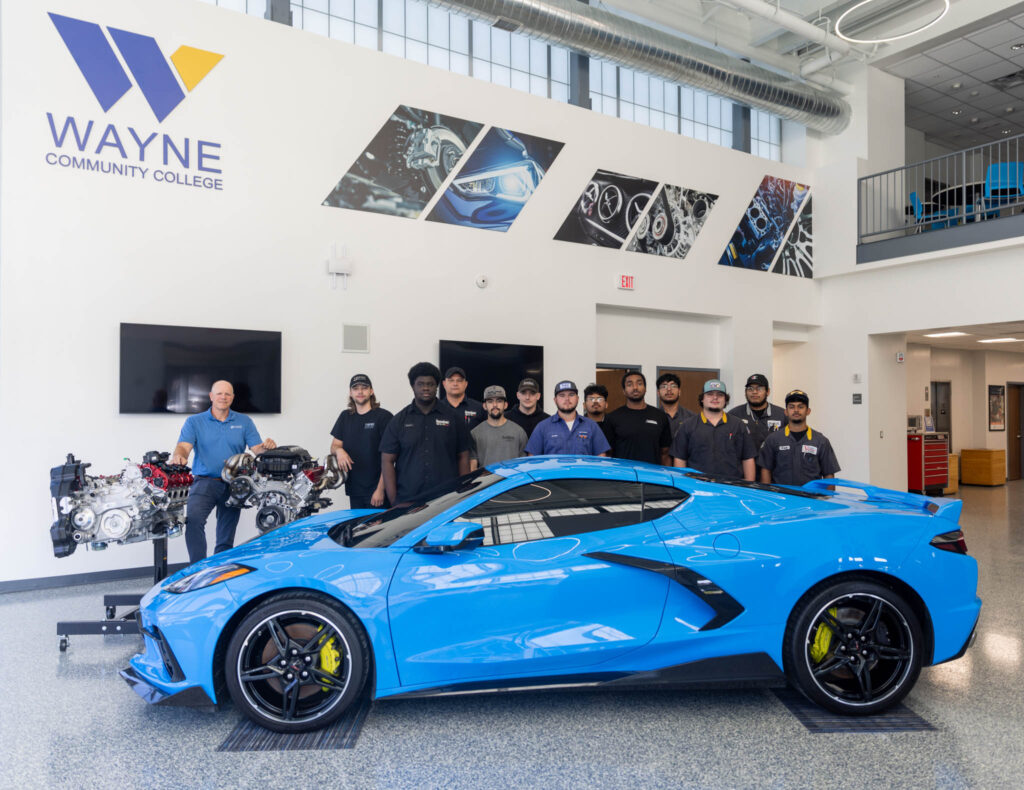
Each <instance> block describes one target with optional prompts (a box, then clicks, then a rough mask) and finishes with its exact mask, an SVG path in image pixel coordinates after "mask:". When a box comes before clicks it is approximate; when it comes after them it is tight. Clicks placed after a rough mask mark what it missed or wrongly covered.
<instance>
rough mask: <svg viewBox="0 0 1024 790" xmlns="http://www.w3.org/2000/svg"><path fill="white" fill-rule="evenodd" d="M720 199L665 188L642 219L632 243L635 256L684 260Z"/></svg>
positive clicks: (690, 191) (667, 186) (687, 190)
mask: <svg viewBox="0 0 1024 790" xmlns="http://www.w3.org/2000/svg"><path fill="white" fill-rule="evenodd" d="M716 200H718V195H712V194H711V193H709V192H700V191H698V190H696V189H684V188H683V187H674V186H670V185H669V184H665V185H664V186H663V187H662V188H661V189H659V190H658V192H657V194H656V195H655V196H654V199H653V200H652V201H651V208H650V211H648V212H647V213H646V214H645V215H643V216H642V217H641V219H640V222H639V225H638V226H637V231H636V235H635V236H634V237H633V241H632V242H630V245H629V249H630V250H631V251H633V252H646V253H647V254H649V255H661V256H663V257H666V258H679V259H682V258H685V257H686V254H687V253H688V252H689V251H690V248H691V247H692V246H693V243H694V241H696V239H697V234H698V233H700V229H701V228H702V227H703V226H704V220H705V219H707V216H708V213H709V212H710V211H711V207H712V206H714V205H715V201H716Z"/></svg>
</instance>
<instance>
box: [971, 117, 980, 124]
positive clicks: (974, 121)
mask: <svg viewBox="0 0 1024 790" xmlns="http://www.w3.org/2000/svg"><path fill="white" fill-rule="evenodd" d="M978 120H979V119H978V118H971V123H977V122H978Z"/></svg>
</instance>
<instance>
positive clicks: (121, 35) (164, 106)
mask: <svg viewBox="0 0 1024 790" xmlns="http://www.w3.org/2000/svg"><path fill="white" fill-rule="evenodd" d="M49 16H50V19H51V20H52V21H53V24H54V26H55V27H56V28H57V32H58V33H60V37H61V38H62V39H64V44H65V46H66V47H67V48H68V52H70V53H71V57H72V58H74V59H75V63H76V64H78V70H79V71H81V72H82V76H83V77H85V81H86V82H87V83H88V84H89V88H90V89H91V90H92V92H93V95H94V96H95V97H96V101H98V102H99V103H100V107H102V108H103V112H106V111H107V110H109V109H110V108H111V107H113V106H114V104H116V103H117V100H118V99H120V98H121V97H122V96H124V95H125V94H126V93H127V92H128V91H129V90H131V87H132V81H131V79H129V77H128V75H127V74H126V73H125V70H124V68H123V67H122V66H121V62H120V61H119V60H118V59H117V55H116V54H115V53H114V49H113V47H111V46H110V42H108V41H107V37H106V35H105V34H104V33H103V28H101V27H100V26H99V25H97V24H96V23H94V22H85V21H83V20H81V19H73V18H71V17H69V16H61V15H60V14H50V15H49ZM107 31H108V32H109V33H110V38H111V39H113V41H114V45H115V46H116V47H117V50H118V52H120V53H121V57H122V58H123V59H124V62H125V65H126V66H128V70H129V71H130V72H131V73H132V77H134V78H135V82H136V83H138V86H139V88H140V89H141V90H142V95H143V96H145V98H146V101H147V102H148V103H149V106H150V108H151V109H152V110H153V114H154V115H155V116H156V119H157V121H163V119H164V118H166V117H167V116H168V115H170V113H171V111H172V110H173V109H174V108H175V107H177V106H178V105H179V104H181V102H182V101H183V100H184V99H185V92H184V91H183V90H182V89H181V86H182V85H184V86H185V90H187V91H189V92H191V91H192V89H193V88H195V87H196V85H198V84H199V83H200V81H201V80H202V79H203V77H205V76H206V75H207V74H209V73H210V71H211V70H212V69H213V67H214V66H216V65H217V64H218V63H219V62H220V60H221V58H223V57H224V56H223V55H219V54H217V53H216V52H209V51H207V50H205V49H196V48H195V47H186V46H181V47H178V49H177V50H175V52H174V54H173V55H171V63H172V64H173V65H174V69H175V71H177V72H178V77H180V78H181V84H179V83H178V80H177V79H176V78H175V76H174V72H172V71H171V67H170V66H169V65H168V64H167V59H166V58H165V57H164V54H163V53H162V52H161V51H160V47H158V46H157V43H156V39H155V38H153V37H152V36H143V35H140V34H138V33H130V32H128V31H127V30H120V29H119V28H115V27H108V28H107Z"/></svg>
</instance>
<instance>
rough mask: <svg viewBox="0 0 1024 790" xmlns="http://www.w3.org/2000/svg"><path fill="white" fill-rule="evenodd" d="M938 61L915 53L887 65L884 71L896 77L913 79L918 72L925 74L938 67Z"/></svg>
mask: <svg viewBox="0 0 1024 790" xmlns="http://www.w3.org/2000/svg"><path fill="white" fill-rule="evenodd" d="M940 65H941V64H940V63H939V62H938V61H935V60H932V59H931V58H928V57H925V56H924V55H915V56H914V57H912V58H909V59H908V60H905V61H903V62H902V63H896V64H894V65H892V66H889V67H888V68H887V69H886V71H887V72H889V73H890V74H895V75H896V76H897V77H904V78H906V77H914V78H915V79H916V78H917V76H918V75H919V74H927V73H929V72H932V71H934V70H935V69H936V68H939V67H940Z"/></svg>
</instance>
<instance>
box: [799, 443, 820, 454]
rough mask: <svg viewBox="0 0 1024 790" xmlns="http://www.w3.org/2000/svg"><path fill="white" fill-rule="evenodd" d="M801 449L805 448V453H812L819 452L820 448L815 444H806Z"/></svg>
mask: <svg viewBox="0 0 1024 790" xmlns="http://www.w3.org/2000/svg"><path fill="white" fill-rule="evenodd" d="M800 449H801V450H803V451H804V452H805V453H809V454H810V455H817V454H818V448H817V447H815V446H814V445H813V444H805V445H804V446H803V447H801V448H800Z"/></svg>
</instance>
